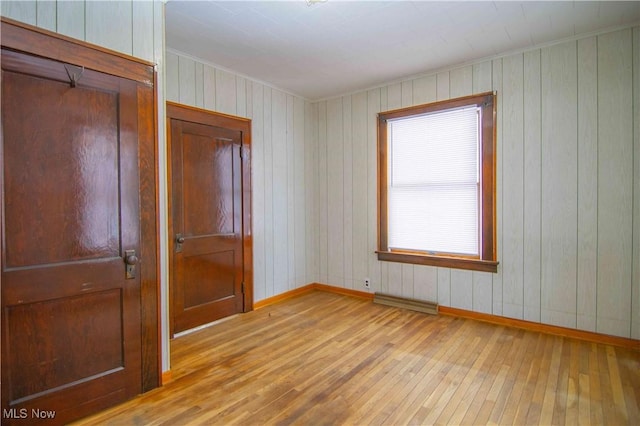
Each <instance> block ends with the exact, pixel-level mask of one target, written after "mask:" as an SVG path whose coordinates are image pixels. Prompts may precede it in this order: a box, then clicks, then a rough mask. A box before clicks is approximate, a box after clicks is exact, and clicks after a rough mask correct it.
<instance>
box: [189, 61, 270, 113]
mask: <svg viewBox="0 0 640 426" xmlns="http://www.w3.org/2000/svg"><path fill="white" fill-rule="evenodd" d="M260 87H262V86H260ZM202 90H203V92H204V94H203V98H204V99H203V105H204V108H205V109H210V110H215V109H216V69H215V68H213V67H211V66H209V65H205V66H204V69H203V71H202ZM260 91H261V92H262V89H260Z"/></svg>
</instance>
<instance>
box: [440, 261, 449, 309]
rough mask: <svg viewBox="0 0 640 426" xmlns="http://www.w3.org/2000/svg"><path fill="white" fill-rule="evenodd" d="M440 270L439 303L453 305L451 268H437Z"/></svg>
mask: <svg viewBox="0 0 640 426" xmlns="http://www.w3.org/2000/svg"><path fill="white" fill-rule="evenodd" d="M437 271H438V303H439V304H440V305H444V306H451V269H449V268H437Z"/></svg>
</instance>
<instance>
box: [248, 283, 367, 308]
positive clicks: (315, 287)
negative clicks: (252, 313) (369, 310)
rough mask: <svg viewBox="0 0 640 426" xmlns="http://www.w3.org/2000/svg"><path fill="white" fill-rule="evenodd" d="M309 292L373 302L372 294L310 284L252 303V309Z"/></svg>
mask: <svg viewBox="0 0 640 426" xmlns="http://www.w3.org/2000/svg"><path fill="white" fill-rule="evenodd" d="M311 291H325V292H328V293H336V294H342V295H345V296H353V297H360V298H362V299H368V300H373V293H367V292H365V291H358V290H351V289H349V288H342V287H334V286H332V285H327V284H320V283H311V284H307V285H305V286H302V287H298V288H295V289H293V290H289V291H285V292H284V293H280V294H278V295H275V296H273V297H268V298H266V299H263V300H260V301H258V302H254V303H253V309H260V308H264V307H265V306H269V305H273V304H274V303H278V302H282V301H283V300H287V299H291V298H293V297H297V296H300V295H301V294H305V293H309V292H311Z"/></svg>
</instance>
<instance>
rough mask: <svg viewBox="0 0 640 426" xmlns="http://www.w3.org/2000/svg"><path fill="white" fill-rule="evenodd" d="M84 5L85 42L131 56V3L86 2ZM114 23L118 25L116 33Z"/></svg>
mask: <svg viewBox="0 0 640 426" xmlns="http://www.w3.org/2000/svg"><path fill="white" fill-rule="evenodd" d="M85 5H86V6H85V8H86V10H85V19H86V26H85V33H86V41H88V42H90V43H95V44H98V45H100V46H104V47H108V48H109V49H113V50H116V51H118V52H122V53H127V54H131V51H132V48H133V43H132V40H133V22H132V7H131V5H132V3H130V2H123V1H113V2H106V1H104V2H103V1H87V2H86V3H85ZM114 22H117V23H118V30H117V31H114V27H113V23H114Z"/></svg>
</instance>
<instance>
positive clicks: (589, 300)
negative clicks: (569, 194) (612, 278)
mask: <svg viewBox="0 0 640 426" xmlns="http://www.w3.org/2000/svg"><path fill="white" fill-rule="evenodd" d="M597 249H598V51H597V41H596V38H595V37H591V38H588V39H584V40H579V41H578V301H577V311H578V312H577V313H578V317H577V327H578V328H579V329H581V330H589V331H596V312H597V306H596V291H597V276H598V267H597V265H598V250H597Z"/></svg>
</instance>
